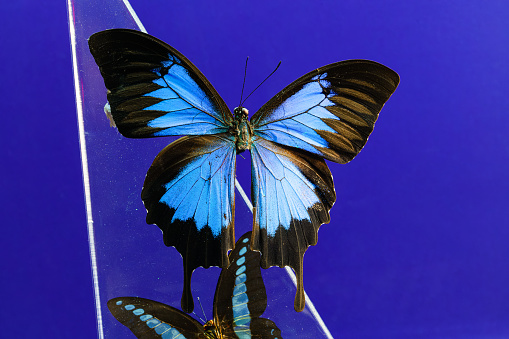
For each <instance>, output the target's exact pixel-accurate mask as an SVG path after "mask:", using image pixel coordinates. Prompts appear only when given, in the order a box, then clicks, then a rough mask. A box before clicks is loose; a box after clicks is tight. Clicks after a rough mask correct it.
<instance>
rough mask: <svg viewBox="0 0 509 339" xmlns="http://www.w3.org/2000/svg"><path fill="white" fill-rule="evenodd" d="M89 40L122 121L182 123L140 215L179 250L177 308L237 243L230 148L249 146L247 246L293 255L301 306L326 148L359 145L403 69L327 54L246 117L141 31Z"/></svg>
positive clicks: (327, 193) (328, 192) (319, 213)
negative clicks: (333, 59) (200, 273)
mask: <svg viewBox="0 0 509 339" xmlns="http://www.w3.org/2000/svg"><path fill="white" fill-rule="evenodd" d="M89 47H90V51H91V53H92V55H93V57H94V58H95V61H96V63H97V65H98V66H99V69H100V72H101V74H102V76H103V78H104V83H105V86H106V88H107V90H108V91H107V93H108V95H107V97H108V102H109V105H110V107H111V114H112V116H113V119H114V121H115V124H116V126H117V128H118V131H119V132H120V133H121V134H122V135H123V136H125V137H129V138H150V137H162V136H172V135H186V136H184V137H181V138H180V139H178V140H176V141H174V142H173V143H171V144H170V145H168V146H167V147H166V148H164V149H163V150H162V151H161V152H160V153H159V154H158V155H157V157H156V158H155V160H154V162H153V163H152V166H151V167H150V168H149V170H148V172H147V176H146V178H145V182H144V185H143V189H142V193H141V197H142V200H143V202H144V204H145V207H146V209H147V218H146V221H147V223H148V224H156V225H157V226H159V228H160V229H161V230H162V232H163V239H164V243H165V245H167V246H174V247H175V248H176V249H177V250H178V251H179V252H180V254H181V255H182V258H183V264H184V289H183V294H182V302H181V304H182V309H183V310H184V311H186V312H191V311H192V310H193V307H194V306H193V300H192V295H191V274H192V272H193V271H194V269H195V268H197V267H200V266H202V267H205V268H207V267H210V266H219V267H225V266H226V265H227V264H228V258H227V253H228V251H229V250H230V249H232V248H233V247H234V242H235V235H234V210H235V192H234V178H235V158H236V154H239V153H241V152H243V151H245V150H249V151H250V153H251V159H252V165H251V169H252V171H251V172H252V175H251V176H252V190H251V196H252V201H253V205H254V211H253V214H254V222H253V230H252V231H253V236H252V239H251V242H252V243H251V246H252V248H253V249H254V250H258V251H261V253H262V258H261V266H262V267H263V268H268V267H270V266H280V267H284V266H290V267H291V268H292V269H293V270H294V271H295V273H296V275H297V282H298V283H297V293H296V297H295V303H294V308H295V309H296V310H297V311H301V310H302V309H303V308H304V306H305V298H304V288H303V268H302V262H303V258H304V253H305V251H306V250H307V248H308V247H309V246H310V245H316V243H317V236H318V228H319V227H320V225H322V224H324V223H328V222H329V220H330V216H329V210H330V209H331V207H332V205H333V204H334V202H335V201H336V193H335V190H334V184H333V181H332V175H331V173H330V170H329V168H328V167H327V165H326V163H325V159H327V160H330V161H334V162H338V163H342V164H343V163H347V162H349V161H350V160H352V159H353V158H354V157H355V156H356V155H357V154H358V153H359V152H360V150H361V149H362V148H363V147H364V145H365V143H366V141H367V139H368V136H369V135H370V133H371V132H372V130H373V127H374V123H375V121H376V119H377V117H378V114H379V112H380V110H381V109H382V106H383V105H384V104H385V102H386V101H387V100H388V99H389V97H390V96H391V95H392V93H393V92H394V91H395V89H396V87H397V85H398V83H399V76H398V74H397V73H395V72H394V71H392V70H391V69H389V68H387V67H385V66H383V65H381V64H379V63H376V62H373V61H368V60H348V61H341V62H337V63H333V64H330V65H327V66H324V67H321V68H318V69H316V70H314V71H312V72H309V73H307V74H305V75H303V76H302V77H300V78H298V79H297V80H295V81H294V82H292V83H291V84H290V85H288V86H287V87H285V88H284V89H283V90H282V91H281V92H279V93H278V94H276V95H275V96H274V97H273V98H272V99H270V100H269V101H268V102H267V103H266V104H265V105H263V106H262V107H261V108H260V110H258V111H257V112H256V113H255V114H254V115H253V116H252V117H251V119H250V120H249V119H248V110H247V109H246V108H244V107H237V108H235V109H234V114H233V115H232V113H231V112H230V110H229V109H228V107H227V106H226V103H225V102H224V101H223V99H222V98H221V97H220V96H219V94H218V93H217V92H216V90H215V89H214V87H212V85H211V84H210V82H209V81H208V80H207V79H206V78H205V76H204V75H203V74H202V73H201V72H200V71H199V70H198V68H197V67H196V66H195V65H193V64H192V63H191V62H190V61H189V60H188V59H187V58H186V57H185V56H184V55H182V54H181V53H180V52H178V51H177V50H176V49H175V48H173V47H171V46H169V45H168V44H166V43H165V42H163V41H161V40H159V39H157V38H155V37H152V36H150V35H148V34H145V33H141V32H138V31H134V30H127V29H113V30H107V31H102V32H98V33H95V34H93V35H92V36H91V37H90V38H89Z"/></svg>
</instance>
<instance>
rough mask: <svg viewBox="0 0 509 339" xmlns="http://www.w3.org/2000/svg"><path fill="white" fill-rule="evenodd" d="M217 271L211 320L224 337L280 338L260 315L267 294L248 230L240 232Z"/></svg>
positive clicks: (277, 329) (279, 334) (274, 327)
mask: <svg viewBox="0 0 509 339" xmlns="http://www.w3.org/2000/svg"><path fill="white" fill-rule="evenodd" d="M229 259H230V264H229V266H228V268H226V269H223V270H222V271H221V275H220V277H219V281H218V283H217V287H216V293H215V296H214V322H215V323H216V326H217V327H218V328H219V329H220V331H221V333H222V334H223V335H224V336H225V338H239V339H247V338H264V339H269V338H282V337H281V330H280V329H279V328H278V327H277V326H276V324H275V323H274V322H273V321H272V320H269V319H265V318H260V317H261V315H262V314H263V312H264V311H265V309H266V307H267V293H266V290H265V284H264V283H263V279H262V273H261V269H260V253H259V252H256V251H253V250H252V249H251V232H248V233H246V234H244V235H243V236H242V237H241V238H240V239H239V240H238V241H237V243H236V244H235V249H234V250H233V251H232V252H231V253H230V255H229Z"/></svg>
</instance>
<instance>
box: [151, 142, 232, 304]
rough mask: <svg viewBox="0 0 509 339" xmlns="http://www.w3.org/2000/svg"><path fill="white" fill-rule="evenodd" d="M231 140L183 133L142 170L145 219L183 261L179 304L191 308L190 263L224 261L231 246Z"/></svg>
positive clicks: (207, 264) (192, 266) (194, 265)
mask: <svg viewBox="0 0 509 339" xmlns="http://www.w3.org/2000/svg"><path fill="white" fill-rule="evenodd" d="M235 154H236V153H235V143H234V141H233V140H232V136H231V135H229V134H217V135H205V136H187V137H182V138H180V139H178V140H176V141H174V142H173V143H171V144H170V145H168V146H166V148H164V149H163V150H162V151H161V152H160V153H159V154H158V155H157V157H156V158H155V159H154V162H153V163H152V166H151V167H150V169H149V170H148V172H147V177H146V178H145V183H144V185H143V190H142V193H141V198H142V199H143V203H144V204H145V207H146V208H147V223H148V224H156V225H157V226H159V228H160V229H161V230H162V231H163V238H164V243H165V245H166V246H174V247H175V248H176V249H177V250H178V251H179V252H180V254H181V255H182V259H183V261H184V289H183V293H182V309H183V310H184V311H186V312H191V311H192V310H193V298H192V295H191V274H192V272H193V271H194V269H195V268H197V267H199V266H202V267H205V268H207V267H210V266H220V267H226V266H228V256H227V255H228V250H230V249H231V248H233V245H234V241H235V235H234V229H233V225H234V211H235V192H234V177H235Z"/></svg>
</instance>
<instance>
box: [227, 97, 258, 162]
mask: <svg viewBox="0 0 509 339" xmlns="http://www.w3.org/2000/svg"><path fill="white" fill-rule="evenodd" d="M233 112H234V114H235V121H234V122H233V126H232V127H231V128H230V133H232V134H233V135H234V136H235V145H236V147H237V153H242V152H244V151H245V150H249V149H251V143H252V141H251V139H252V136H253V127H251V123H250V122H249V120H248V114H249V111H248V110H247V109H246V108H244V107H236V108H235V109H234V110H233Z"/></svg>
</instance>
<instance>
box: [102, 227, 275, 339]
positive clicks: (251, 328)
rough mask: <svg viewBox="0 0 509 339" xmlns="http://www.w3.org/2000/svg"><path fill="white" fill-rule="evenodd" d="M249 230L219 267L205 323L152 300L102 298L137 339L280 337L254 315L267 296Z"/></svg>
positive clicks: (271, 324) (267, 322)
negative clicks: (211, 309) (210, 312)
mask: <svg viewBox="0 0 509 339" xmlns="http://www.w3.org/2000/svg"><path fill="white" fill-rule="evenodd" d="M250 236H251V232H248V233H246V234H245V235H244V236H242V237H241V238H240V239H239V241H238V242H237V244H236V245H235V250H233V251H232V252H231V253H230V256H229V261H230V264H229V266H228V267H227V268H225V269H223V270H222V271H221V275H220V276H219V281H218V283H217V287H216V293H215V296H214V317H213V319H212V320H209V321H208V322H207V323H206V324H205V325H202V324H200V323H199V322H198V321H196V320H195V319H193V318H191V317H190V316H189V315H187V314H185V313H183V312H182V311H179V310H178V309H176V308H173V307H171V306H168V305H165V304H162V303H159V302H157V301H153V300H149V299H143V298H137V297H121V298H115V299H111V300H109V301H108V308H109V310H110V312H111V313H112V314H113V316H114V317H115V318H117V320H118V321H120V322H121V323H122V324H124V325H125V326H127V327H128V328H129V329H130V330H131V331H132V332H133V333H134V334H135V335H136V337H138V338H142V339H150V338H159V339H166V338H168V339H170V338H173V339H185V338H188V339H190V338H204V339H205V338H218V339H219V338H225V339H227V338H239V339H248V338H266V339H269V338H274V339H277V338H282V337H281V330H280V329H279V328H278V327H277V326H276V324H275V323H274V322H273V321H271V320H269V319H264V318H260V316H261V315H262V314H263V312H264V311H265V308H266V307H267V294H266V291H265V285H264V283H263V279H262V273H261V270H260V253H259V252H255V251H253V250H251V249H250V246H249V237H250Z"/></svg>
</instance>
